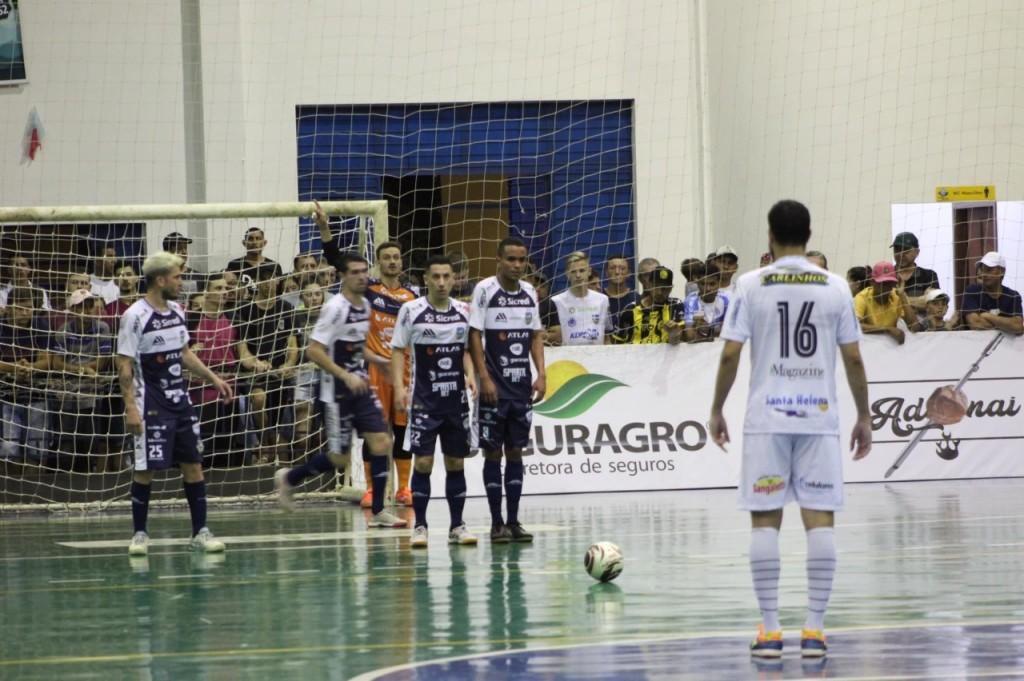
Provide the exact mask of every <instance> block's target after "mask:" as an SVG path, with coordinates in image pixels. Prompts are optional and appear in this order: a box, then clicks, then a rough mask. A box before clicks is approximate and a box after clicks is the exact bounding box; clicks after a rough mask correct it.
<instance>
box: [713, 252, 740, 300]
mask: <svg viewBox="0 0 1024 681" xmlns="http://www.w3.org/2000/svg"><path fill="white" fill-rule="evenodd" d="M709 260H710V261H711V262H712V263H714V264H715V265H716V266H717V267H718V276H719V281H720V284H719V286H718V290H719V291H720V292H721V293H722V294H723V295H725V296H726V297H728V296H730V295H732V291H733V286H732V278H733V276H734V275H735V274H736V270H738V269H739V263H740V258H739V256H738V255H736V249H735V248H733V247H732V246H722V247H721V248H719V249H718V250H717V251H715V255H714V257H713V258H709Z"/></svg>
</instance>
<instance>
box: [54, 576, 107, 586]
mask: <svg viewBox="0 0 1024 681" xmlns="http://www.w3.org/2000/svg"><path fill="white" fill-rule="evenodd" d="M105 581H107V578H106V577H94V578H92V579H51V580H50V584H87V583H90V582H105Z"/></svg>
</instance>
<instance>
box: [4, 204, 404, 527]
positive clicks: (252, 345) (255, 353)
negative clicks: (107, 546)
mask: <svg viewBox="0 0 1024 681" xmlns="http://www.w3.org/2000/svg"><path fill="white" fill-rule="evenodd" d="M321 205H322V207H323V208H324V210H325V212H327V214H328V216H329V223H330V225H331V229H330V231H331V234H330V236H331V239H332V242H333V243H334V245H335V246H336V247H337V248H338V249H339V250H340V251H353V252H357V253H360V254H364V255H365V256H366V257H367V258H368V259H369V260H370V262H371V265H372V263H373V254H374V244H375V243H376V242H378V241H381V240H383V238H384V237H383V236H382V235H386V234H387V225H388V216H387V204H386V203H385V202H383V201H356V202H324V203H322V204H321ZM312 210H313V204H312V203H266V204H199V205H196V204H180V205H154V206H73V207H56V208H42V207H40V208H5V209H0V249H2V251H3V254H4V262H5V265H6V267H7V270H8V271H7V272H6V273H5V277H4V282H5V283H4V285H3V287H2V288H0V298H2V300H0V302H2V303H3V305H4V315H3V318H2V319H0V409H2V421H3V425H2V431H0V504H2V506H3V508H5V509H7V510H12V509H27V508H65V507H72V506H92V507H96V508H104V507H107V506H110V505H112V504H114V505H117V504H119V503H123V501H124V500H125V499H126V495H127V493H128V489H129V486H130V483H131V472H132V463H133V461H132V456H133V440H132V436H131V435H129V434H127V433H126V432H125V426H124V405H123V402H122V400H121V395H120V389H119V385H118V381H117V377H116V366H115V356H116V351H117V334H118V329H119V323H120V319H121V315H122V314H123V313H124V311H125V310H126V309H127V308H128V307H129V306H130V305H131V304H132V303H134V302H135V301H136V300H138V299H139V298H140V296H142V295H144V294H145V281H144V279H143V278H141V277H140V272H141V265H142V262H143V260H144V259H145V257H146V256H147V255H149V254H152V253H154V252H157V251H161V250H166V251H170V252H174V253H177V254H179V255H180V256H182V257H183V258H185V260H186V265H185V267H186V269H185V272H184V275H183V286H182V294H181V296H180V298H179V300H178V302H179V303H180V304H181V305H182V307H184V308H185V309H186V322H187V325H188V329H189V333H190V337H191V341H192V345H191V348H192V350H193V352H195V354H196V355H197V356H198V357H199V358H200V359H202V360H203V361H204V362H205V363H206V364H207V366H210V367H211V368H213V369H214V370H215V371H217V372H218V373H219V374H220V375H222V376H223V377H225V378H227V379H229V380H230V381H231V383H232V385H233V387H234V389H235V391H236V393H237V398H236V399H235V400H234V401H232V402H231V403H230V404H225V403H223V402H222V401H220V400H219V399H218V396H217V394H216V391H215V390H213V389H212V388H211V387H210V386H209V385H204V384H203V382H202V381H201V380H200V379H198V378H192V379H190V390H189V397H190V400H191V401H192V404H193V405H194V407H195V409H196V413H197V414H198V416H199V428H200V434H201V439H202V443H203V450H204V451H203V459H204V464H205V466H206V467H207V471H208V472H207V478H208V481H209V495H210V498H211V499H212V500H215V501H217V502H221V503H224V502H233V501H243V500H253V499H258V498H260V497H261V496H266V495H267V494H269V493H270V492H271V491H272V490H273V473H274V470H275V469H276V468H277V467H278V466H288V465H293V464H296V463H300V462H302V461H304V460H305V459H306V458H307V457H309V456H311V455H312V454H314V453H316V452H317V451H320V450H322V449H323V448H325V447H326V446H327V444H326V437H325V427H324V423H325V421H324V419H323V418H322V415H321V413H320V408H319V406H318V394H319V380H320V379H319V372H318V370H317V369H316V368H315V366H314V365H312V364H311V363H309V362H308V361H307V359H306V356H305V348H306V346H307V344H308V338H309V333H310V332H311V330H312V326H313V324H315V322H316V319H317V315H318V313H319V309H320V307H321V306H322V305H323V303H324V302H325V300H327V299H329V298H330V297H331V296H333V295H337V294H338V292H339V281H338V276H337V273H336V271H335V269H334V268H333V267H332V266H331V264H330V262H329V261H328V260H327V259H325V258H324V257H323V249H322V241H321V234H320V231H319V229H317V228H315V227H314V226H313V224H312V221H311V220H310V214H311V212H312ZM355 447H356V450H355V452H354V454H355V455H354V463H355V464H357V465H354V466H350V467H349V469H348V476H349V477H348V479H344V480H343V479H334V478H333V477H332V478H330V479H328V478H329V476H324V478H322V479H321V481H320V482H319V487H318V488H313V489H314V490H315V491H314V494H315V493H317V492H319V493H321V494H330V493H335V494H338V493H340V492H341V490H342V488H343V487H346V486H347V487H352V488H358V487H361V486H362V485H363V484H364V480H363V475H362V473H361V470H362V467H361V466H359V465H358V464H359V462H360V460H361V456H360V452H359V449H358V444H356V445H355ZM154 484H155V485H156V487H155V488H154V493H155V494H157V498H158V499H166V500H167V502H169V503H177V502H179V501H180V490H179V489H178V488H179V487H180V481H178V480H177V475H173V476H171V478H168V479H160V478H159V476H158V479H157V481H156V482H155V483H154Z"/></svg>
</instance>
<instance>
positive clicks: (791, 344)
mask: <svg viewBox="0 0 1024 681" xmlns="http://www.w3.org/2000/svg"><path fill="white" fill-rule="evenodd" d="M722 338H723V339H725V340H731V341H737V342H740V343H745V342H747V341H748V340H749V341H750V358H751V363H752V366H751V370H750V391H749V397H748V400H747V416H746V420H745V421H744V425H743V432H744V433H787V434H819V435H834V434H838V433H839V412H838V407H839V405H838V403H837V398H836V350H837V349H838V346H840V345H846V344H848V343H855V342H857V341H859V340H860V326H859V324H858V323H857V317H856V316H855V315H854V312H853V298H852V297H851V296H850V289H849V286H848V285H847V283H846V281H845V280H844V279H842V278H841V277H839V276H836V275H834V274H831V273H829V272H827V271H825V270H823V269H821V268H820V267H817V266H815V265H812V264H811V263H810V262H809V261H808V260H807V259H806V258H804V257H801V256H787V257H784V258H779V259H778V260H776V261H775V262H774V263H772V264H771V265H769V266H768V267H763V268H761V269H759V270H755V271H753V272H748V273H747V274H744V275H743V276H741V277H740V278H739V280H738V281H737V282H736V288H735V292H734V295H733V298H732V300H731V301H730V303H729V310H728V312H727V314H726V318H725V326H724V327H723V329H722Z"/></svg>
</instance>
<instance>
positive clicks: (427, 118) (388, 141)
mask: <svg viewBox="0 0 1024 681" xmlns="http://www.w3.org/2000/svg"><path fill="white" fill-rule="evenodd" d="M632 118H633V103H632V101H630V100H596V101H582V102H553V101H545V102H488V103H472V104H469V103H466V104H373V105H366V104H363V105H345V106H300V107H297V108H296V134H297V145H298V190H299V199H300V200H309V199H312V198H324V199H327V198H329V199H348V200H357V199H379V198H382V178H383V177H384V176H386V175H387V176H395V177H401V176H406V175H456V176H457V175H482V174H485V173H486V174H492V175H503V176H505V177H506V178H508V183H509V192H508V193H509V213H508V214H509V221H510V223H511V224H510V225H509V228H510V229H509V233H510V234H515V235H519V236H521V237H523V238H524V239H526V240H527V241H528V243H529V245H530V247H531V252H532V253H534V254H535V262H537V264H538V265H539V266H541V268H542V269H543V270H544V271H545V272H546V273H547V274H548V276H549V277H552V278H554V279H555V282H554V286H553V291H558V290H560V289H561V288H563V287H564V280H563V279H562V278H561V269H562V267H561V261H562V258H563V257H564V256H565V255H567V254H568V253H570V252H572V251H575V250H586V251H589V252H590V253H591V259H592V260H593V262H594V263H595V265H598V264H600V263H601V262H602V261H603V260H604V258H605V257H606V256H607V255H608V254H609V253H619V254H625V255H626V256H627V257H628V258H630V259H631V260H632V259H633V257H634V244H635V235H636V228H635V216H634V202H635V192H634V188H633V139H632V138H633V130H632ZM313 231H314V230H312V226H311V225H310V224H309V222H308V221H303V232H302V242H303V245H306V244H310V245H313V246H314V247H315V245H316V243H317V240H316V238H315V236H314V234H313V233H312V232H313Z"/></svg>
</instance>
